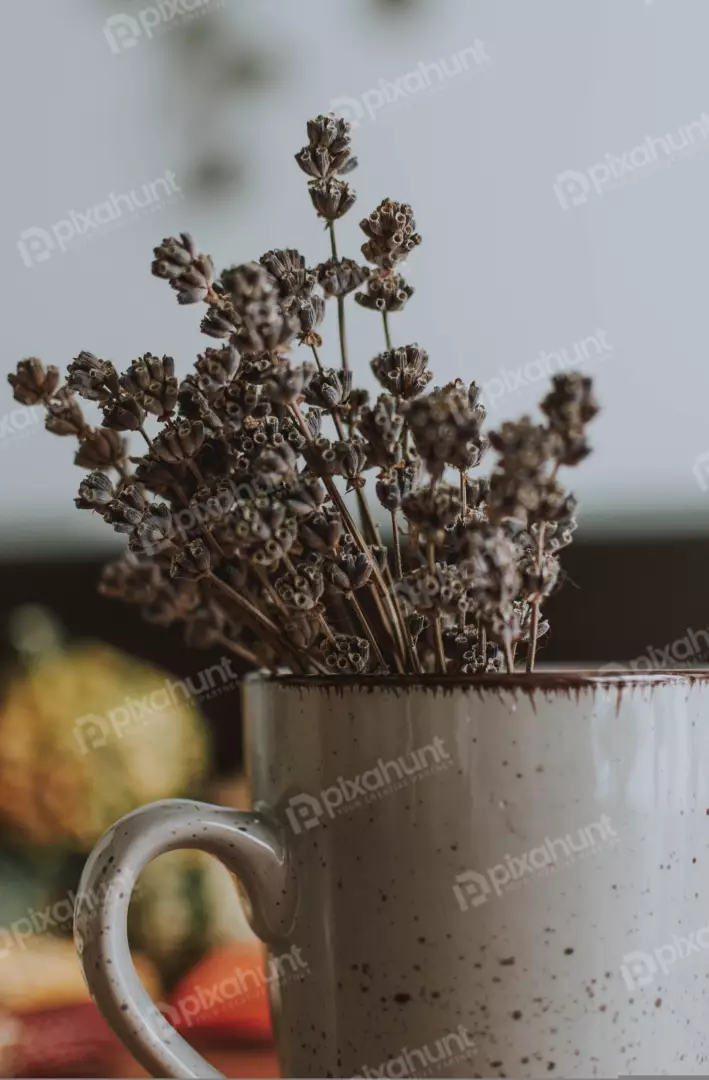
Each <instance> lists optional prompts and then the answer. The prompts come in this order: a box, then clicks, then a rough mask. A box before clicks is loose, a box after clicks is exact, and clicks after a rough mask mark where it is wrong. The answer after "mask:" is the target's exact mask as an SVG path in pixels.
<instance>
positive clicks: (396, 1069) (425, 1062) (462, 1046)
mask: <svg viewBox="0 0 709 1080" xmlns="http://www.w3.org/2000/svg"><path fill="white" fill-rule="evenodd" d="M477 1052H478V1049H477V1046H476V1045H475V1040H474V1039H473V1037H472V1036H471V1035H470V1033H469V1032H468V1029H467V1028H465V1027H463V1025H462V1024H459V1025H458V1029H457V1031H451V1032H449V1033H448V1034H447V1035H442V1036H441V1038H440V1039H436V1041H435V1043H433V1045H432V1046H430V1045H429V1044H428V1043H425V1044H424V1045H423V1046H418V1047H416V1048H415V1049H413V1050H409V1048H408V1047H406V1046H403V1047H402V1048H401V1050H400V1051H399V1053H398V1054H397V1055H396V1057H391V1058H389V1059H388V1060H387V1061H382V1062H381V1063H380V1064H379V1065H376V1066H374V1065H362V1067H361V1069H360V1071H359V1072H358V1073H355V1074H354V1078H353V1080H370V1077H376V1076H394V1077H396V1076H411V1077H417V1076H430V1075H431V1072H432V1071H433V1072H434V1073H438V1072H440V1070H441V1069H442V1068H443V1066H444V1065H445V1066H446V1068H447V1069H448V1068H450V1066H451V1065H452V1064H453V1063H454V1062H460V1061H466V1060H467V1059H468V1058H471V1057H472V1056H473V1055H474V1054H477ZM447 1075H451V1074H450V1073H447Z"/></svg>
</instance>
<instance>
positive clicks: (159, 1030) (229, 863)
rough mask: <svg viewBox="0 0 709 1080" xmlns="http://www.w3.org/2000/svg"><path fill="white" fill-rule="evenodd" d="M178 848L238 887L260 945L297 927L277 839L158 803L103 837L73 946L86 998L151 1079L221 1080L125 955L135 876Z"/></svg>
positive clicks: (259, 828)
mask: <svg viewBox="0 0 709 1080" xmlns="http://www.w3.org/2000/svg"><path fill="white" fill-rule="evenodd" d="M177 848H197V849H198V850H200V851H206V852H208V853H209V854H210V855H216V857H217V858H218V859H219V860H220V861H221V862H222V863H224V865H225V866H226V868H227V869H228V870H230V871H231V872H232V873H233V874H236V875H237V876H238V877H239V879H240V881H241V882H242V884H243V886H244V889H245V891H246V895H247V897H248V900H249V904H250V907H251V911H250V912H249V921H250V923H251V926H252V927H253V929H254V931H255V932H256V933H257V934H258V935H259V937H260V938H261V939H262V940H263V941H265V942H268V943H271V944H276V943H277V942H279V941H281V940H283V939H284V938H286V937H287V935H288V933H289V931H290V929H291V927H292V925H293V922H294V918H295V908H296V889H295V881H294V877H293V864H292V860H291V858H290V856H289V851H288V848H287V846H286V844H285V841H284V837H283V835H282V834H281V832H280V831H279V829H278V826H277V825H274V824H273V823H271V822H270V821H269V820H267V819H266V818H265V817H264V816H263V815H262V814H260V813H246V812H242V811H238V810H230V809H227V808H225V807H220V806H211V805H210V804H209V803H200V802H192V801H187V800H183V799H164V800H162V801H161V802H155V803H150V804H149V805H148V806H143V807H141V808H140V809H139V810H135V811H133V813H131V814H127V815H126V816H125V817H123V818H121V819H120V821H117V822H116V824H115V825H114V826H113V827H112V828H110V829H109V830H108V832H106V833H104V835H103V836H102V838H101V839H100V840H99V842H98V843H97V845H96V847H95V848H94V850H93V851H92V853H91V855H90V856H89V859H88V861H87V863H86V866H85V867H84V872H83V874H82V877H81V884H80V886H79V892H78V895H77V898H76V906H75V912H74V940H75V943H76V948H77V952H78V954H79V959H80V962H81V966H82V968H83V972H84V978H85V979H86V982H87V984H88V987H89V990H90V991H91V995H92V997H93V998H94V1000H95V1002H96V1004H97V1005H98V1007H99V1009H100V1011H101V1013H102V1014H103V1017H104V1019H105V1020H106V1021H107V1023H108V1024H109V1026H110V1027H111V1028H112V1029H113V1031H114V1033H115V1034H116V1035H117V1036H118V1038H119V1039H120V1040H121V1042H122V1043H123V1044H124V1045H125V1046H126V1047H127V1048H128V1050H130V1051H131V1053H132V1054H133V1055H134V1056H135V1057H136V1058H137V1059H138V1061H139V1062H140V1064H141V1065H142V1066H143V1067H144V1068H145V1069H147V1070H148V1071H149V1072H151V1073H152V1075H153V1076H168V1077H175V1078H178V1080H183V1078H184V1080H201V1078H202V1077H221V1076H222V1073H220V1072H218V1071H217V1070H216V1069H214V1068H212V1066H211V1065H209V1064H208V1063H207V1062H206V1061H205V1060H204V1058H203V1057H201V1056H200V1055H199V1054H198V1053H197V1052H196V1051H195V1050H193V1049H192V1047H191V1046H190V1045H189V1043H187V1042H186V1041H185V1040H184V1039H183V1038H182V1037H181V1036H180V1035H178V1034H177V1032H176V1031H175V1029H174V1028H173V1027H172V1025H171V1024H170V1023H168V1021H167V1020H166V1019H165V1017H164V1016H163V1015H162V1013H161V1012H160V1011H159V1009H158V1008H157V1007H156V1006H155V1005H154V1004H153V1002H152V1001H151V999H150V997H149V995H148V994H147V993H146V991H145V989H144V988H143V986H142V984H141V982H140V980H139V978H138V975H137V972H136V970H135V967H134V966H133V961H132V960H131V956H130V951H129V947H128V929H127V920H128V905H129V903H130V898H131V893H132V891H133V888H134V886H135V883H136V880H137V878H138V875H139V873H140V871H141V870H142V869H143V867H144V866H145V865H146V863H148V862H150V860H151V859H154V858H156V857H157V856H158V855H162V854H163V853H164V852H166V851H174V850H175V849H177Z"/></svg>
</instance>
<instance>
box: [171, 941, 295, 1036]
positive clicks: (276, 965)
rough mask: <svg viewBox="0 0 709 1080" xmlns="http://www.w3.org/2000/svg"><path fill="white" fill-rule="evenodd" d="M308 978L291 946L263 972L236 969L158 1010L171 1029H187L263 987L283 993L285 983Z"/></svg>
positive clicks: (259, 969)
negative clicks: (279, 989)
mask: <svg viewBox="0 0 709 1080" xmlns="http://www.w3.org/2000/svg"><path fill="white" fill-rule="evenodd" d="M309 974H310V968H309V967H308V964H307V963H306V961H305V960H304V959H303V957H302V955H301V950H300V949H299V947H298V946H297V945H293V946H291V948H290V949H289V950H288V952H286V953H283V954H282V955H281V956H272V957H270V958H269V960H268V961H267V963H266V966H265V969H264V968H240V967H235V968H234V969H233V971H231V972H230V973H229V974H228V975H225V976H224V978H223V979H220V980H219V982H216V983H212V984H211V985H209V986H196V987H195V988H194V992H193V993H189V994H182V995H180V996H179V997H178V998H177V999H176V1000H175V1001H173V1003H172V1004H171V1005H167V1004H166V1003H165V1002H161V1003H160V1004H159V1005H158V1009H159V1011H160V1012H161V1013H162V1014H163V1016H165V1017H166V1018H167V1019H168V1020H169V1021H170V1023H171V1024H172V1025H173V1027H180V1026H186V1027H188V1028H190V1027H192V1025H193V1024H194V1022H195V1020H196V1018H197V1017H198V1016H201V1015H204V1014H209V1015H208V1017H206V1016H205V1019H209V1020H212V1019H214V1018H216V1017H217V1016H218V1015H219V1014H220V1013H221V1012H222V1011H223V1010H224V1009H225V1008H226V1007H227V1006H228V1005H229V1004H230V1003H232V1002H241V1003H245V1002H246V1001H248V1000H249V998H253V997H254V996H257V995H260V994H262V993H263V989H264V987H270V986H271V985H272V984H277V985H278V986H279V987H280V988H281V989H282V988H283V986H284V985H285V984H286V983H289V982H299V981H301V980H302V979H304V978H306V976H307V975H309Z"/></svg>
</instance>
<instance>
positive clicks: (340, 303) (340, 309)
mask: <svg viewBox="0 0 709 1080" xmlns="http://www.w3.org/2000/svg"><path fill="white" fill-rule="evenodd" d="M327 227H328V229H329V230H330V248H331V250H332V257H333V259H336V258H338V255H337V241H336V240H335V222H334V221H328V223H327ZM337 321H338V323H339V326H340V353H341V355H342V367H343V368H344V370H345V371H349V369H350V365H349V361H348V359H347V333H346V331H345V298H344V296H338V298H337Z"/></svg>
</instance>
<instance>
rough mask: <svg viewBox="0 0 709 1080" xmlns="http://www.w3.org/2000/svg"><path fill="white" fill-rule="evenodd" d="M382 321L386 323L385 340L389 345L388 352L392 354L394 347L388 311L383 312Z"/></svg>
mask: <svg viewBox="0 0 709 1080" xmlns="http://www.w3.org/2000/svg"><path fill="white" fill-rule="evenodd" d="M382 320H383V322H384V338H385V340H386V344H387V352H391V350H392V349H393V347H394V346H393V345H392V343H391V334H390V333H389V312H388V311H383V312H382Z"/></svg>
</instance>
